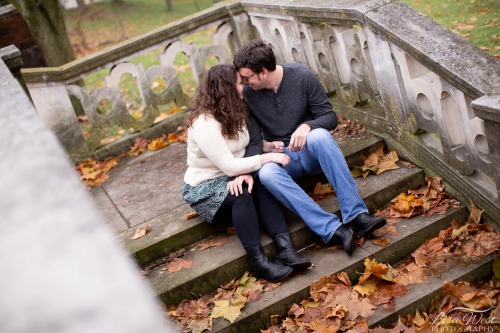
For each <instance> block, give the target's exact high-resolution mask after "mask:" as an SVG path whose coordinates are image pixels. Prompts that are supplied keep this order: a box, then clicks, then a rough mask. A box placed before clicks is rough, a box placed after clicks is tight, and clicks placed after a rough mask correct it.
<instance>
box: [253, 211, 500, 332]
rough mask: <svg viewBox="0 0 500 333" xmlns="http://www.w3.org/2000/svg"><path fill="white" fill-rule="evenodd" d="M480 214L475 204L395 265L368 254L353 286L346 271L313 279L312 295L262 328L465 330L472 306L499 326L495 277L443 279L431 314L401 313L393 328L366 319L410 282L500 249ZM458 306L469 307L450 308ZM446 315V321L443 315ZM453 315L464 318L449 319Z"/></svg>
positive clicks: (499, 264)
mask: <svg viewBox="0 0 500 333" xmlns="http://www.w3.org/2000/svg"><path fill="white" fill-rule="evenodd" d="M480 216H481V211H479V210H478V209H477V208H475V207H474V209H473V211H472V213H471V215H470V217H469V220H468V222H467V223H466V224H464V225H460V224H459V223H458V222H457V221H453V222H452V225H451V226H450V227H449V228H448V229H446V230H443V231H441V232H440V233H439V234H438V236H437V237H435V238H432V239H429V240H428V241H427V242H426V243H425V244H423V245H422V246H420V247H419V248H418V249H417V250H415V251H414V252H413V253H412V254H411V256H410V257H409V258H407V260H405V261H403V262H402V263H401V264H399V265H398V266H396V267H391V266H390V265H387V264H381V263H378V262H377V261H376V260H375V259H369V258H366V259H365V263H364V264H365V271H364V272H363V274H362V275H361V277H360V278H359V280H358V282H357V283H356V284H355V285H353V283H352V282H351V280H349V277H348V276H347V274H346V273H344V272H342V273H339V274H335V275H331V276H326V277H323V278H321V279H320V280H319V281H318V282H315V283H312V284H311V287H310V297H309V298H308V299H306V300H303V301H302V302H301V303H300V304H293V305H292V306H291V307H290V309H289V311H288V316H287V317H286V318H284V319H281V318H279V317H278V318H273V320H272V323H273V324H272V325H270V326H269V327H268V329H267V330H265V331H262V332H263V333H274V332H376V333H392V332H427V331H429V330H430V329H431V327H432V326H433V325H434V328H436V325H440V326H439V328H443V327H444V326H446V325H447V326H449V327H448V329H449V328H450V327H451V326H453V325H455V327H456V326H457V325H462V326H461V327H462V328H463V329H464V331H465V328H466V327H467V328H469V327H468V326H467V325H469V324H470V322H468V321H466V319H467V317H465V316H466V314H467V313H469V318H470V310H486V309H487V310H488V311H487V312H488V316H489V317H490V318H492V320H490V323H489V324H488V325H490V326H491V327H492V330H491V332H493V331H495V329H496V330H498V328H499V326H498V325H499V324H500V322H499V321H498V319H499V318H500V315H499V314H500V307H499V303H500V284H499V283H498V282H496V283H494V282H493V281H492V282H490V283H487V284H483V285H481V286H479V287H473V286H471V285H470V284H469V283H467V282H459V283H458V284H457V285H456V286H455V285H454V284H453V283H452V282H449V281H445V282H444V288H443V292H442V294H441V295H440V296H439V297H438V298H436V299H435V300H434V301H433V304H432V306H431V308H430V311H431V314H430V315H427V314H425V313H424V314H423V315H421V314H420V313H418V312H417V313H416V315H415V316H403V317H401V318H400V320H399V322H398V323H397V325H396V327H393V328H389V329H385V328H376V329H373V330H370V329H369V328H368V325H367V323H366V321H367V320H368V319H369V317H370V316H372V315H373V313H374V311H375V310H376V309H377V308H381V309H386V310H394V307H395V303H394V298H395V297H400V296H403V295H404V294H406V293H407V291H408V286H409V285H412V284H424V283H426V282H427V277H428V276H431V275H438V274H439V273H440V272H446V271H447V270H449V269H450V268H451V267H452V266H455V265H457V264H468V263H471V262H478V261H481V260H483V259H484V258H486V256H488V255H491V254H492V253H495V252H498V251H499V249H500V234H499V233H497V232H495V231H494V230H493V227H492V226H491V225H489V224H480V223H479V219H480ZM494 270H495V272H496V274H499V270H500V260H495V268H494ZM499 275H500V274H499ZM499 278H500V276H497V277H496V279H499ZM495 281H496V280H495ZM460 308H466V310H469V311H468V312H467V311H466V312H461V311H451V310H452V309H460ZM450 312H453V313H450ZM443 314H445V316H447V318H448V320H446V319H443V316H444V315H443ZM486 314H487V313H486V312H484V313H482V318H486ZM451 316H453V317H454V318H461V319H454V320H451V319H449V317H451ZM495 318H496V322H495V321H494V319H495ZM495 325H496V326H495ZM483 326H484V325H483ZM493 328H494V329H493ZM444 329H446V327H444Z"/></svg>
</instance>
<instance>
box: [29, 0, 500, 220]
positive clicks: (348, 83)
mask: <svg viewBox="0 0 500 333" xmlns="http://www.w3.org/2000/svg"><path fill="white" fill-rule="evenodd" d="M209 27H216V28H215V32H214V34H213V36H212V44H211V45H204V46H201V45H195V44H191V43H187V42H183V41H182V37H183V36H186V35H187V34H189V33H192V32H194V31H199V30H203V29H206V28H209ZM253 38H262V39H265V40H267V41H268V42H270V43H271V44H272V45H273V47H274V49H275V53H276V54H277V57H278V61H279V62H297V63H303V64H305V65H307V66H308V67H310V68H311V69H312V70H313V71H314V72H315V73H316V74H317V76H318V78H319V79H320V81H321V82H322V84H323V86H324V88H325V90H326V91H327V93H328V94H329V97H330V100H331V102H332V105H333V106H334V109H335V111H336V112H338V113H339V114H342V115H344V116H346V117H348V118H350V119H353V120H356V121H358V122H359V123H362V124H363V125H365V126H366V127H367V128H368V129H369V130H370V131H372V132H374V133H376V134H377V135H379V136H381V137H383V138H384V139H386V140H387V142H389V143H390V144H391V145H392V146H394V147H395V148H397V149H398V151H399V152H400V154H401V155H403V156H404V157H405V158H407V159H409V160H411V161H413V162H414V163H417V164H418V165H420V166H422V167H423V168H424V169H425V170H426V172H427V173H429V174H435V175H440V176H441V177H443V178H444V180H445V183H446V185H447V186H448V188H449V191H450V192H451V193H452V194H454V195H455V196H456V197H457V198H459V199H460V200H462V201H463V202H464V203H466V204H468V203H469V202H468V201H469V200H471V201H473V202H474V203H475V204H476V205H478V206H479V207H481V208H482V209H484V210H485V213H486V214H487V215H489V216H491V217H494V218H495V217H498V216H500V199H499V191H500V171H499V167H498V165H499V163H500V135H499V133H500V131H499V129H500V128H499V127H500V62H499V61H498V59H495V58H494V57H492V56H490V55H488V54H486V53H485V52H483V51H482V50H480V49H478V48H476V47H474V46H472V45H471V44H469V43H468V42H467V41H465V40H464V39H462V38H461V37H459V36H458V35H456V34H454V33H453V32H451V31H448V30H446V29H445V28H443V27H441V26H440V25H438V24H436V23H435V22H433V21H432V20H430V19H429V18H427V17H425V16H423V15H421V14H419V13H418V12H416V11H415V10H413V9H411V8H410V7H408V6H406V5H404V4H402V3H400V2H398V1H387V0H372V1H357V0H350V1H340V0H336V1H335V0H325V1H321V2H318V1H298V0H297V1H286V0H267V1H263V0H247V1H226V2H221V3H218V4H216V5H214V6H213V7H212V8H210V9H207V10H205V11H202V12H200V13H197V14H195V15H192V16H190V17H187V18H185V19H183V20H180V21H178V22H176V23H174V24H169V25H166V26H165V27H163V28H161V29H158V30H156V31H153V32H151V33H148V34H145V35H142V36H139V37H137V38H134V39H132V40H129V41H126V42H124V43H122V44H119V45H117V46H115V47H113V48H111V49H107V50H105V51H102V52H99V53H97V54H96V55H93V56H90V57H87V58H84V59H80V60H77V61H74V62H72V63H69V64H67V65H64V66H62V67H60V68H44V69H30V70H23V72H22V73H23V76H24V79H25V81H26V83H27V86H28V88H29V91H30V95H31V97H32V99H33V102H34V105H35V107H36V110H37V112H38V115H39V116H40V118H41V119H42V120H43V121H44V122H45V123H46V124H47V125H48V126H49V127H50V128H51V129H52V130H53V131H54V132H55V133H56V134H57V136H58V137H59V139H60V140H61V142H62V144H63V146H64V147H65V148H66V150H67V152H68V154H69V155H70V156H71V157H72V158H73V159H79V158H82V157H86V156H94V157H106V156H109V155H112V154H114V153H116V152H117V151H123V150H125V149H128V148H129V147H130V145H131V143H132V142H133V140H134V138H135V137H138V136H143V137H153V136H158V135H160V134H163V133H165V131H172V130H174V129H175V128H176V127H177V126H178V125H179V124H180V122H181V121H182V119H183V116H184V113H185V112H186V111H184V112H181V113H178V114H176V115H174V116H171V117H170V118H167V119H166V120H163V121H162V122H159V123H155V122H154V121H155V118H156V117H157V116H158V107H159V106H160V105H165V104H168V103H175V104H176V105H177V106H178V107H186V110H188V109H189V105H190V103H191V101H190V97H188V96H187V93H186V91H185V90H184V89H183V87H182V85H181V84H180V83H179V82H180V81H179V73H178V72H177V71H176V69H175V66H174V64H173V61H174V60H173V59H175V56H176V55H177V54H179V53H182V54H185V55H187V57H188V58H189V64H190V68H191V71H192V75H193V78H194V80H195V81H196V82H199V80H200V79H201V77H202V76H203V74H204V73H205V71H206V62H207V59H208V58H211V57H213V58H216V59H217V61H218V62H231V56H232V54H231V53H233V52H234V50H236V49H237V48H238V47H239V46H240V45H242V44H243V43H245V42H247V41H249V40H251V39H253ZM158 47H161V48H162V52H161V53H160V55H159V64H158V65H154V66H152V67H150V68H144V67H143V66H142V65H140V64H133V63H132V62H130V59H132V58H133V57H135V56H137V55H138V54H141V53H145V52H148V51H150V50H151V49H153V48H158ZM103 68H104V69H107V70H108V74H107V77H106V80H105V86H103V87H100V88H98V89H96V90H94V91H92V92H89V91H88V90H87V88H86V87H85V86H84V85H82V84H81V83H79V80H81V79H82V78H84V77H86V76H88V75H90V74H92V73H94V72H97V71H99V70H102V69H103ZM124 74H129V75H131V76H132V77H133V78H135V80H136V82H137V88H138V91H139V93H140V96H141V99H142V102H143V106H144V107H143V112H142V115H141V116H140V117H139V118H138V117H134V116H133V115H131V113H130V112H129V110H128V109H127V105H126V102H125V100H124V98H123V96H122V93H121V92H120V89H119V80H120V78H121V77H122V76H123V75H124ZM158 78H161V79H163V80H164V81H165V82H166V83H167V89H165V90H164V91H163V92H161V93H155V92H154V91H153V89H152V83H153V82H154V81H155V80H156V79H158ZM103 100H109V101H111V107H110V111H109V112H107V113H106V114H102V113H100V112H98V111H97V110H98V106H99V103H101V102H102V101H103ZM75 101H76V102H75ZM75 103H76V104H77V105H79V106H80V107H81V109H83V112H84V113H85V115H86V116H87V119H88V121H89V123H90V124H91V134H90V137H89V138H85V137H84V135H83V133H82V130H81V128H80V125H79V123H78V119H77V116H76V112H75V107H74V105H75ZM117 124H118V125H121V126H123V127H127V128H133V129H134V131H135V132H134V133H133V134H131V135H128V136H126V137H124V138H122V139H119V140H116V141H115V142H113V143H110V144H107V145H104V146H102V144H101V142H102V139H103V138H104V132H103V130H102V129H103V128H105V127H107V126H111V125H117Z"/></svg>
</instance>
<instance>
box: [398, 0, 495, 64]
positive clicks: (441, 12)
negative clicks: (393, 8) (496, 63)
mask: <svg viewBox="0 0 500 333" xmlns="http://www.w3.org/2000/svg"><path fill="white" fill-rule="evenodd" d="M402 2H403V3H405V4H407V5H408V6H410V7H412V8H414V9H415V10H417V11H419V12H420V13H422V14H424V15H426V16H428V17H430V18H431V19H433V20H434V21H436V22H437V23H439V24H441V25H442V26H444V27H446V28H448V29H449V30H451V31H453V32H455V33H457V34H459V35H460V36H462V37H463V38H465V39H467V40H468V41H469V42H470V43H471V44H473V45H476V46H477V47H479V48H481V49H483V50H484V51H486V52H488V53H489V54H491V55H493V56H496V57H497V58H500V1H499V0H440V1H436V0H402Z"/></svg>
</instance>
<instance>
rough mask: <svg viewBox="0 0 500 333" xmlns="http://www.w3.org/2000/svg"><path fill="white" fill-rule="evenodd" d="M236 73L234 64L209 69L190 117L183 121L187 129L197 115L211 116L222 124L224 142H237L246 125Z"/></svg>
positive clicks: (244, 109)
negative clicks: (234, 140) (225, 140)
mask: <svg viewBox="0 0 500 333" xmlns="http://www.w3.org/2000/svg"><path fill="white" fill-rule="evenodd" d="M237 75H238V72H237V71H236V69H235V68H234V66H233V65H226V64H224V65H215V66H213V67H212V68H210V69H209V70H208V73H207V74H206V75H205V78H204V80H203V82H202V83H201V86H200V89H199V91H198V94H197V96H196V99H195V101H194V103H193V107H192V108H191V112H190V114H189V115H188V116H187V117H186V120H185V121H184V128H186V129H187V128H188V127H189V126H191V124H192V123H193V122H194V121H195V120H196V119H197V118H198V117H199V116H200V115H204V114H211V115H212V116H213V117H214V118H215V120H217V121H218V122H219V123H220V124H221V130H222V135H223V136H224V137H225V138H226V139H238V136H239V132H243V129H244V127H246V126H247V125H248V118H247V109H246V106H245V103H244V102H243V100H242V99H241V98H240V95H239V93H238V89H237V88H236V84H237Z"/></svg>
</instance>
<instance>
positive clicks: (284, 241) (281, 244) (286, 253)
mask: <svg viewBox="0 0 500 333" xmlns="http://www.w3.org/2000/svg"><path fill="white" fill-rule="evenodd" d="M272 238H273V240H274V243H275V244H276V247H277V248H278V249H277V255H276V259H275V260H274V261H275V262H279V263H282V264H283V265H287V266H290V267H292V268H293V269H294V270H296V271H302V270H305V269H307V268H309V267H310V266H311V261H310V260H309V259H307V258H306V257H304V256H301V255H299V254H298V253H297V251H295V249H294V248H293V244H292V238H291V236H290V233H288V232H286V233H281V234H276V235H273V236H272Z"/></svg>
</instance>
